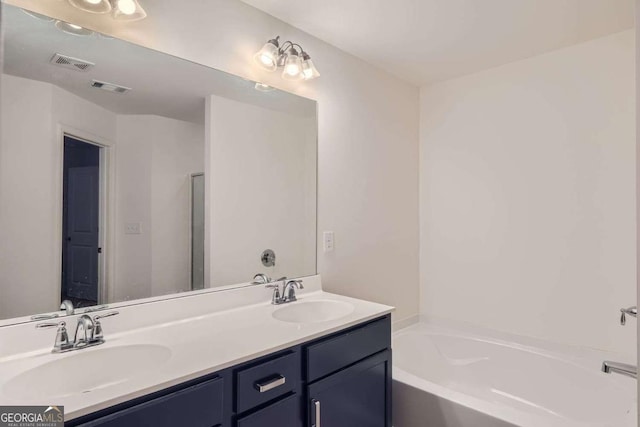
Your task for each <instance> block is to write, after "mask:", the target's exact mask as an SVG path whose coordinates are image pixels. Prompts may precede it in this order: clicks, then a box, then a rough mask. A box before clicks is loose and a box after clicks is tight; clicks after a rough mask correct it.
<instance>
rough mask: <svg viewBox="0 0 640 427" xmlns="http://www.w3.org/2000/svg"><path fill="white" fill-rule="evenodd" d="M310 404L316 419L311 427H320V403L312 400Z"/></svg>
mask: <svg viewBox="0 0 640 427" xmlns="http://www.w3.org/2000/svg"><path fill="white" fill-rule="evenodd" d="M312 402H313V406H314V408H315V413H316V419H315V422H314V424H313V425H312V426H311V427H320V401H319V400H315V399H313V400H312Z"/></svg>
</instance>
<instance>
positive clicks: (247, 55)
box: [8, 0, 418, 319]
mask: <svg viewBox="0 0 640 427" xmlns="http://www.w3.org/2000/svg"><path fill="white" fill-rule="evenodd" d="M8 3H11V4H14V5H17V6H23V7H29V8H31V9H32V10H35V11H39V12H41V13H45V14H49V15H52V16H57V17H59V18H62V19H66V20H71V21H73V22H76V23H79V24H82V25H85V26H87V27H92V28H95V29H98V30H101V31H103V32H106V33H109V34H112V35H115V36H118V37H120V38H123V39H125V40H129V41H133V42H136V43H138V44H141V45H143V46H147V47H151V48H154V49H157V50H160V51H163V52H167V53H170V54H173V55H177V56H180V57H183V58H186V59H189V60H192V61H196V62H199V63H202V64H205V65H208V66H211V67H214V68H218V69H220V70H223V71H227V72H231V73H234V74H238V75H240V76H243V77H246V78H250V79H254V80H261V81H265V82H266V83H269V84H272V85H274V86H276V87H279V88H282V89H285V90H289V91H292V92H295V93H297V94H299V95H303V96H307V97H311V98H314V99H316V100H317V101H318V108H319V159H318V163H319V171H318V173H319V175H318V179H319V182H318V187H319V194H318V212H319V217H318V221H319V227H318V228H319V231H320V232H322V230H331V231H334V232H335V239H336V243H335V244H336V246H335V251H334V252H333V253H330V254H323V253H322V251H321V246H320V250H319V257H318V266H319V272H320V273H321V274H322V276H323V282H324V284H325V286H326V288H327V289H328V290H330V291H334V292H339V293H343V294H345V295H351V296H357V297H360V298H365V299H370V300H373V301H378V302H382V303H387V304H391V305H395V306H396V307H397V312H396V314H395V318H396V319H402V318H406V317H409V316H413V315H415V314H417V312H418V286H417V283H418V255H417V254H418V196H417V195H418V92H417V90H416V88H415V87H413V86H411V85H409V84H407V83H405V82H402V81H401V80H399V79H397V78H395V77H392V76H390V75H389V74H386V73H385V72H382V71H380V70H378V69H375V68H374V67H372V66H371V65H369V64H367V63H365V62H364V61H362V60H360V59H357V58H355V57H353V56H351V55H348V54H346V53H344V52H342V51H340V50H338V49H336V48H334V47H333V46H331V45H328V44H326V43H324V42H321V41H320V40H318V39H316V38H314V37H312V36H310V35H308V34H305V33H303V32H301V31H299V30H296V29H295V28H293V27H291V26H290V25H288V24H285V23H284V22H282V21H279V20H277V19H274V18H273V17H271V16H269V15H267V14H265V13H263V12H260V11H258V10H257V9H254V8H252V7H250V6H248V5H246V4H243V3H241V2H238V1H236V0H211V1H201V2H188V6H184V7H181V6H177V4H178V3H177V2H175V1H172V0H154V1H150V2H146V3H145V8H146V9H147V12H148V14H149V17H148V18H147V19H146V20H144V21H141V22H139V23H136V24H125V23H119V22H114V21H112V20H110V19H104V17H100V16H94V15H91V14H86V13H81V12H79V11H76V10H73V9H72V8H70V7H69V8H68V7H66V6H65V5H64V4H62V3H59V2H42V1H40V0H11V1H8ZM180 3H181V2H180ZM278 34H279V35H281V36H282V37H283V38H286V39H293V40H295V41H296V42H299V43H301V44H302V45H303V46H304V47H305V49H307V50H308V51H309V52H310V53H311V55H312V56H313V59H314V63H315V64H316V65H317V66H318V67H319V70H320V72H321V73H322V77H321V78H320V79H318V80H316V81H313V82H307V83H289V82H285V81H284V80H282V79H281V78H280V76H279V75H278V74H268V73H264V72H262V71H261V70H259V69H258V68H257V67H255V66H254V65H253V63H252V61H251V58H252V56H253V54H254V52H255V51H256V50H257V49H259V48H260V46H261V45H262V44H263V43H264V42H265V41H266V40H267V39H268V38H270V37H273V36H275V35H278ZM318 243H319V244H320V245H321V242H320V241H318Z"/></svg>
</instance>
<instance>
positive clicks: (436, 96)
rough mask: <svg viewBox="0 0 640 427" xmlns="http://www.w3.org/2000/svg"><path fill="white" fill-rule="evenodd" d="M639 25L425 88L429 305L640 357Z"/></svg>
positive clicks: (425, 308) (424, 297)
mask: <svg viewBox="0 0 640 427" xmlns="http://www.w3.org/2000/svg"><path fill="white" fill-rule="evenodd" d="M634 84H635V83H634V32H633V31H626V32H623V33H619V34H615V35H612V36H609V37H605V38H601V39H597V40H593V41H590V42H588V43H584V44H580V45H575V46H572V47H569V48H566V49H562V50H558V51H555V52H551V53H549V54H545V55H541V56H538V57H534V58H531V59H528V60H525V61H520V62H517V63H512V64H509V65H505V66H501V67H498V68H495V69H491V70H487V71H484V72H481V73H477V74H474V75H471V76H467V77H463V78H459V79H456V80H450V81H447V82H443V83H439V84H435V85H433V86H429V87H424V88H422V90H421V187H420V196H421V255H420V257H421V258H420V261H421V310H422V313H424V314H427V315H432V316H437V317H447V318H454V319H457V320H463V321H469V322H473V323H476V324H479V325H483V326H487V327H491V328H495V329H499V330H504V331H508V332H513V333H518V334H524V335H530V336H536V337H542V338H546V339H550V340H553V341H558V342H565V343H572V344H578V345H584V346H589V347H595V348H600V349H607V350H614V351H619V352H622V353H625V354H627V355H629V356H630V357H634V355H635V351H636V349H635V330H636V322H635V321H630V322H628V323H627V326H626V327H621V326H620V325H619V308H620V307H623V306H630V305H633V304H634V302H635V301H636V287H635V281H636V276H635V268H636V265H635V263H636V250H635V235H636V226H635V187H634V182H635V178H634V177H635V173H636V172H635V98H634V93H635V92H634Z"/></svg>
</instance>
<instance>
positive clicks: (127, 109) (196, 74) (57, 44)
mask: <svg viewBox="0 0 640 427" xmlns="http://www.w3.org/2000/svg"><path fill="white" fill-rule="evenodd" d="M2 12H3V14H2V30H3V33H4V44H3V47H4V57H3V59H4V64H3V65H4V67H3V69H2V72H4V73H7V74H11V75H15V76H20V77H24V78H28V79H33V80H39V81H45V82H49V83H52V84H55V85H56V86H59V87H61V88H63V89H66V90H68V91H69V92H71V93H74V94H76V95H77V96H80V97H81V98H84V99H86V100H88V101H90V102H93V103H95V104H98V105H100V106H102V107H104V108H106V109H107V110H110V111H113V112H115V113H118V114H154V115H158V116H164V117H171V118H175V119H178V120H184V121H190V122H194V123H204V104H205V101H204V100H205V97H206V96H207V95H209V94H214V95H219V96H222V97H226V98H230V99H235V100H237V101H240V102H245V103H248V104H254V105H257V106H261V107H263V108H269V109H273V110H278V111H283V112H287V113H290V114H293V115H297V116H315V114H316V103H315V101H312V100H309V99H306V98H303V97H300V96H297V95H293V94H290V93H288V92H283V91H280V90H275V91H272V92H268V93H264V92H259V91H257V90H255V89H254V84H255V83H254V82H252V81H248V80H245V79H242V78H240V77H237V76H234V75H231V74H227V73H224V72H222V71H218V70H215V69H213V68H209V67H205V66H202V65H199V64H195V63H193V62H189V61H186V60H183V59H180V58H176V57H174V56H171V55H167V54H164V53H161V52H157V51H154V50H151V49H147V48H143V47H141V46H138V45H135V44H132V43H128V42H124V41H122V40H118V39H113V38H105V37H102V36H98V35H95V34H94V35H92V36H89V37H80V36H74V35H69V34H66V33H63V32H62V31H60V30H58V29H57V28H55V26H54V25H53V22H47V21H43V20H40V19H37V18H34V17H32V16H29V15H27V14H26V13H23V11H22V10H20V9H19V8H17V7H14V6H9V5H7V4H3V10H2ZM55 53H60V54H63V55H67V56H71V57H74V58H79V59H83V60H87V61H89V62H93V63H95V64H96V65H95V67H94V68H92V69H91V70H90V71H87V72H80V71H75V70H68V69H65V68H61V67H58V66H55V65H52V64H50V63H49V60H50V59H51V57H52V56H53V55H54V54H55ZM92 79H96V80H99V81H105V82H109V83H115V84H118V85H121V86H125V87H129V88H132V90H131V91H130V92H128V93H125V94H115V93H110V92H105V91H103V90H99V89H95V88H92V87H91V86H90V83H91V80H92Z"/></svg>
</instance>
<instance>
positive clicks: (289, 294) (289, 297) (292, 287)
mask: <svg viewBox="0 0 640 427" xmlns="http://www.w3.org/2000/svg"><path fill="white" fill-rule="evenodd" d="M296 289H304V286H302V280H289V281H288V282H287V283H286V284H285V285H284V288H282V298H284V299H285V301H284V302H293V301H297V300H298V299H297V298H296Z"/></svg>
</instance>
